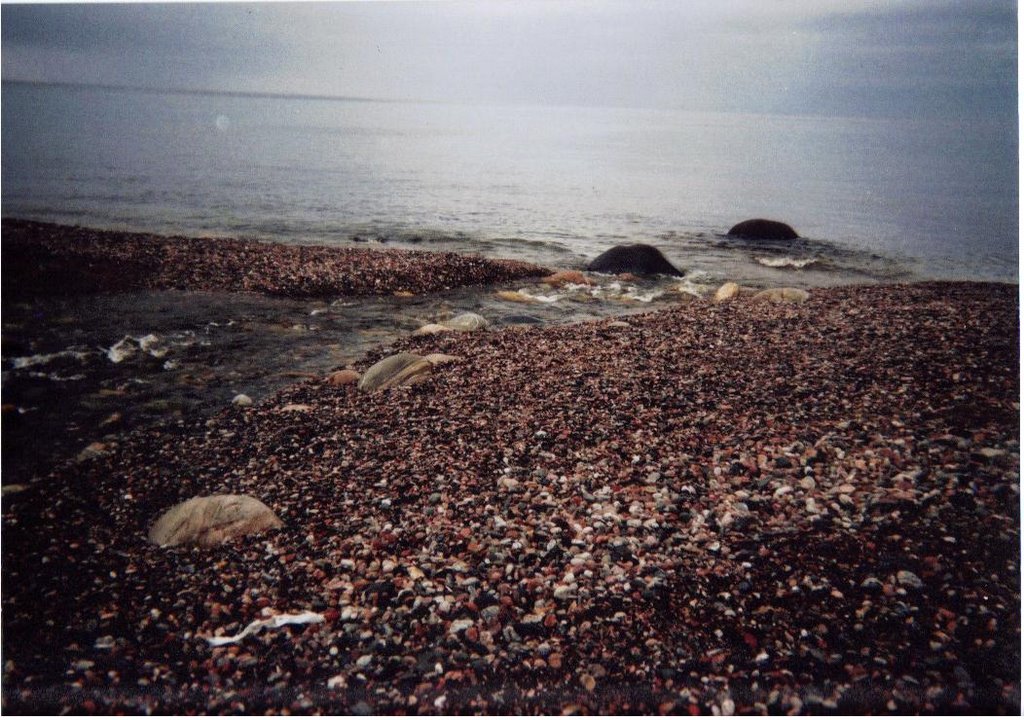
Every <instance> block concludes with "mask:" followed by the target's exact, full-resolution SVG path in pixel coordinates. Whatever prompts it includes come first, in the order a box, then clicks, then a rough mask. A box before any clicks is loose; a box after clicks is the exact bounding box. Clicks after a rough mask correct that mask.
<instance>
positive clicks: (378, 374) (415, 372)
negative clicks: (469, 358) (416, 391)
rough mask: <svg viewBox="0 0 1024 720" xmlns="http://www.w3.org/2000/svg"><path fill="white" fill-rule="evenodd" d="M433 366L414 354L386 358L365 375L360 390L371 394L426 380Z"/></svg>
mask: <svg viewBox="0 0 1024 720" xmlns="http://www.w3.org/2000/svg"><path fill="white" fill-rule="evenodd" d="M432 367H433V364H432V363H430V362H428V361H427V360H426V359H424V358H422V357H420V356H419V355H415V354H413V353H398V354H397V355H392V356H390V357H386V358H384V359H383V360H381V361H380V362H378V363H376V364H375V365H373V366H372V367H371V368H370V369H369V370H367V371H366V372H365V373H363V376H362V377H361V378H360V379H359V385H358V386H357V387H358V388H359V389H360V390H363V391H366V392H371V391H373V390H383V389H385V388H392V387H398V386H399V385H409V384H411V383H414V382H419V381H421V380H423V379H425V378H426V376H427V375H428V374H429V373H430V369H431V368H432Z"/></svg>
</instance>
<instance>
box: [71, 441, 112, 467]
mask: <svg viewBox="0 0 1024 720" xmlns="http://www.w3.org/2000/svg"><path fill="white" fill-rule="evenodd" d="M109 451H110V450H109V448H108V447H107V446H106V445H105V444H104V443H101V442H94V443H89V444H88V445H87V446H86V447H85V449H83V450H82V452H80V453H78V455H77V456H76V457H75V460H77V461H78V462H83V461H85V460H92V459H93V458H97V457H100V456H101V455H106V454H107V453H108V452H109Z"/></svg>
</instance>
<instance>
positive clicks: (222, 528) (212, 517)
mask: <svg viewBox="0 0 1024 720" xmlns="http://www.w3.org/2000/svg"><path fill="white" fill-rule="evenodd" d="M281 525H282V523H281V519H280V518H278V517H277V515H275V514H274V511H273V510H271V509H270V508H268V507H267V506H266V505H264V504H263V503H262V502H260V501H259V500H257V499H256V498H254V497H250V496H248V495H209V496H207V497H197V498H192V499H191V500H186V501H185V502H183V503H178V504H177V505H175V506H174V507H172V508H171V509H169V510H168V511H167V512H165V513H164V514H163V515H161V516H160V517H159V519H157V521H156V522H155V523H154V524H153V527H152V528H151V529H150V531H149V540H150V542H152V543H153V544H155V545H161V546H174V545H198V546H199V547H212V546H214V545H219V544H221V543H222V542H224V541H226V540H230V539H232V538H237V537H243V536H245V535H252V534H254V533H258V532H262V531H263V530H269V529H272V528H279V527H281Z"/></svg>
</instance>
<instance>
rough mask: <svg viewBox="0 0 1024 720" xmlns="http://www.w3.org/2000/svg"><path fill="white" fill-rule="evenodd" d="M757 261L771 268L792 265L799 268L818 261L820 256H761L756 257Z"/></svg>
mask: <svg viewBox="0 0 1024 720" xmlns="http://www.w3.org/2000/svg"><path fill="white" fill-rule="evenodd" d="M756 259H757V262H758V263H759V264H761V265H764V266H765V267H770V268H786V267H791V268H795V269H797V270H800V269H802V268H805V267H807V266H808V265H813V264H814V263H816V262H818V258H793V257H789V256H788V255H784V256H782V257H759V258H756Z"/></svg>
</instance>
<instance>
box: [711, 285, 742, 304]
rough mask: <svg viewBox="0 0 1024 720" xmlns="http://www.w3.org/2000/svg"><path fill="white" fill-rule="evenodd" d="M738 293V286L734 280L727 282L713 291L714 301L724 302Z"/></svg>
mask: <svg viewBox="0 0 1024 720" xmlns="http://www.w3.org/2000/svg"><path fill="white" fill-rule="evenodd" d="M739 294H740V286H739V285H738V284H737V283H734V282H727V283H725V284H724V285H722V287H720V288H718V290H716V291H715V302H716V303H720V302H725V301H726V300H732V299H733V298H734V297H736V296H737V295H739Z"/></svg>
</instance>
